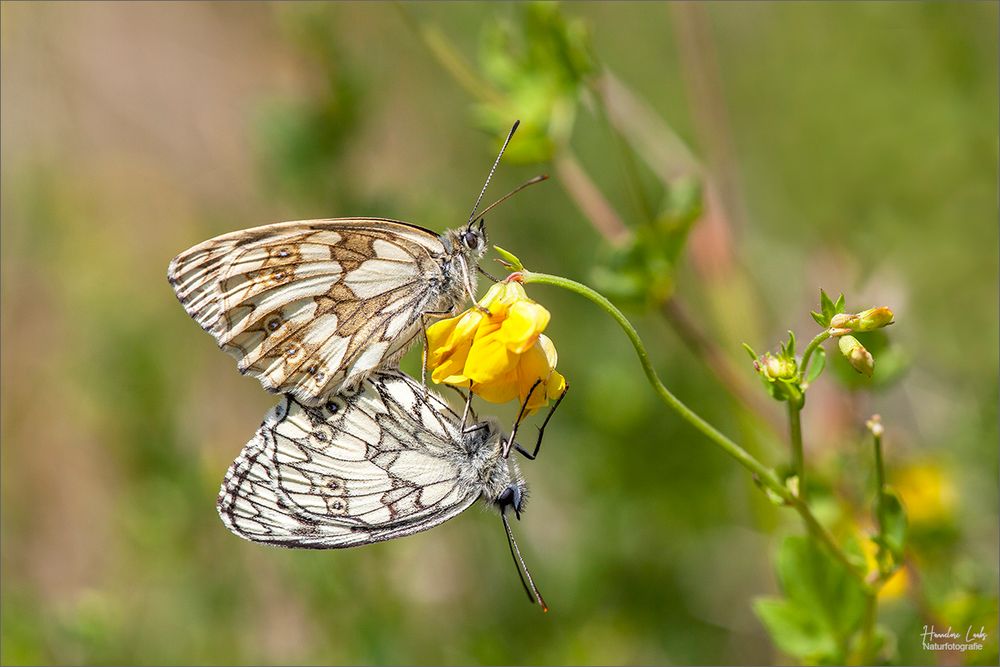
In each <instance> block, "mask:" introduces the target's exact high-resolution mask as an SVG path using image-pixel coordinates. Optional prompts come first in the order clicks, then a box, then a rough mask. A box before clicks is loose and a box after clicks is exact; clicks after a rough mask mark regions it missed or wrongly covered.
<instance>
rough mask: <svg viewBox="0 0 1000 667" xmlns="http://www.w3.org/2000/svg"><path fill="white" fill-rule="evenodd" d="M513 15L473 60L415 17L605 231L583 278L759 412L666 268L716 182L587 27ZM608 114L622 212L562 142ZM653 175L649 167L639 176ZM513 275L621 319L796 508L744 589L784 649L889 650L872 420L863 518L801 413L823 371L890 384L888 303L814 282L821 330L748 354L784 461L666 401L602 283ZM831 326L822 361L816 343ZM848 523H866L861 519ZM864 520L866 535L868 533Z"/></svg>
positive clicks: (899, 572)
mask: <svg viewBox="0 0 1000 667" xmlns="http://www.w3.org/2000/svg"><path fill="white" fill-rule="evenodd" d="M515 11H516V17H517V18H516V19H512V20H506V21H503V22H501V23H500V25H499V26H498V27H497V26H495V27H493V28H491V29H490V31H489V32H488V33H487V34H486V36H485V38H484V39H483V40H482V42H481V43H482V49H481V53H480V63H481V67H480V68H479V70H478V71H477V70H476V69H475V68H473V67H471V66H470V65H468V64H467V63H466V61H465V59H464V58H463V56H462V55H461V54H459V53H458V52H457V51H456V50H455V49H454V48H453V47H452V46H451V43H450V42H449V40H448V39H447V38H446V37H445V36H443V35H442V34H441V33H440V32H439V31H438V30H437V29H436V28H435V27H433V26H431V25H428V24H419V23H417V22H414V23H413V25H415V26H416V28H417V29H418V30H419V32H420V34H421V36H422V37H423V39H424V41H425V43H426V44H427V45H428V46H429V47H430V49H431V50H432V52H433V53H434V54H435V56H436V57H437V59H438V60H439V62H440V63H441V64H442V65H443V66H444V67H445V68H446V69H448V71H449V72H451V73H452V74H453V75H454V77H455V79H456V80H457V81H458V82H459V83H461V84H462V85H463V87H465V88H466V89H467V90H468V91H469V92H470V93H472V95H473V97H474V98H475V100H476V104H475V106H474V116H475V119H476V121H477V122H478V123H480V124H483V125H486V126H488V127H489V129H490V130H491V131H492V132H491V133H492V134H493V135H494V136H500V135H501V133H500V131H499V130H500V129H501V128H503V127H505V126H506V125H507V124H508V123H509V122H510V119H511V118H513V117H520V118H522V119H523V120H524V123H523V126H524V128H525V130H526V132H525V135H526V136H522V137H521V140H522V141H521V143H520V146H519V147H518V148H516V149H514V150H512V152H511V153H510V155H511V157H513V158H515V159H517V160H519V161H522V162H539V163H543V162H544V163H548V164H550V165H551V167H552V168H553V169H554V171H555V181H556V182H557V183H558V184H559V185H560V186H561V187H562V188H563V189H564V190H565V191H566V193H567V194H568V195H569V197H570V199H571V200H572V201H573V202H574V204H575V205H576V206H577V207H578V208H579V210H580V211H581V212H582V213H583V215H584V217H585V218H586V220H587V221H588V222H589V223H590V224H591V225H592V226H593V228H594V229H595V230H597V231H598V232H599V233H600V234H601V236H602V237H603V239H604V241H605V244H604V249H603V254H602V258H601V260H600V261H599V262H598V263H597V265H596V266H594V267H593V270H592V274H591V279H592V281H593V282H594V283H595V284H596V286H597V287H598V288H599V289H600V290H601V291H602V292H604V293H606V294H608V295H610V296H611V297H612V298H613V299H615V301H617V302H619V303H621V304H623V305H628V306H630V307H632V308H641V309H645V310H648V311H654V312H659V313H661V314H662V315H664V316H665V318H666V319H667V321H668V323H669V324H670V325H671V326H673V327H674V329H675V330H676V331H677V332H678V334H679V335H680V337H681V339H682V340H683V341H684V342H685V343H686V344H687V346H688V348H689V349H690V350H691V351H692V352H693V353H694V354H695V355H696V356H697V357H698V358H699V359H700V360H701V361H703V362H704V363H705V364H706V365H707V366H708V367H709V368H710V369H711V370H712V371H713V372H714V374H715V375H716V376H717V378H718V379H719V380H720V381H721V384H722V386H723V387H724V388H725V389H726V390H727V391H729V392H730V393H731V394H732V395H733V396H735V397H736V398H737V399H738V400H739V402H740V403H741V404H742V405H743V407H744V408H745V409H746V411H747V412H748V413H749V414H752V415H755V416H756V417H758V418H764V417H766V416H767V415H769V414H770V411H769V410H768V409H767V408H766V406H764V403H766V402H767V401H766V399H761V396H760V394H759V393H755V392H753V388H752V386H750V385H748V384H747V379H748V376H747V375H745V374H741V373H740V372H738V371H736V370H734V368H733V366H732V365H731V362H730V361H729V360H728V357H727V356H726V355H725V354H723V353H722V352H721V349H722V348H721V347H720V346H719V345H718V344H717V343H715V342H714V341H713V339H712V337H711V336H709V335H707V334H705V333H704V329H703V327H701V326H700V325H699V324H698V323H697V322H696V321H695V320H694V319H693V318H692V317H691V316H690V315H688V312H689V311H688V309H687V308H686V307H684V306H683V303H682V301H681V300H680V297H679V295H678V294H677V290H676V275H677V269H678V266H679V264H680V262H681V261H682V258H683V257H684V254H685V250H686V246H687V242H688V239H689V233H690V231H691V229H692V227H693V226H694V225H695V224H697V223H698V221H699V220H701V219H703V218H704V214H705V212H706V211H708V212H709V213H711V214H712V215H714V216H716V219H718V217H719V216H724V215H725V212H724V210H723V209H724V208H725V206H724V205H721V206H720V201H721V200H722V199H724V197H722V196H721V194H720V190H721V189H723V188H721V187H720V185H719V183H717V182H713V179H712V176H711V174H709V173H708V170H706V169H705V168H704V167H703V166H702V165H701V164H700V163H699V162H698V161H697V160H696V159H695V158H694V157H693V155H692V152H691V151H690V150H689V149H688V148H687V146H686V145H685V144H684V142H683V141H681V140H680V139H679V138H678V136H677V133H675V132H674V131H672V130H671V129H670V126H669V124H667V123H666V122H665V121H664V120H663V119H662V118H660V117H659V115H658V114H656V113H655V112H654V111H652V110H651V109H650V108H649V107H648V106H647V105H645V104H644V103H642V101H641V100H639V98H638V97H637V96H636V95H635V94H634V93H632V91H631V90H630V89H629V88H628V87H627V86H626V85H625V84H624V83H622V82H621V81H620V80H619V79H618V78H617V77H615V76H614V75H613V73H612V72H610V71H609V70H608V69H607V68H606V67H605V66H604V65H602V63H601V62H600V59H599V58H598V57H597V56H596V54H595V53H594V52H593V50H592V49H591V46H590V42H589V39H588V33H587V30H586V26H584V25H583V24H581V23H579V22H577V21H575V20H573V19H568V18H564V17H562V16H561V14H560V9H559V7H558V6H557V5H555V4H554V3H546V4H544V5H541V4H524V5H518V6H517V7H516V10H515ZM579 109H585V110H587V111H590V112H592V113H593V114H594V115H595V117H596V118H597V119H598V120H599V121H603V122H604V123H606V125H607V127H608V128H609V130H610V132H611V135H612V137H613V142H614V144H616V145H615V146H614V149H617V150H619V151H620V152H621V158H622V159H621V161H620V162H621V164H622V165H623V167H624V171H625V176H626V180H627V182H628V185H629V189H630V192H631V195H632V197H633V199H634V201H635V204H636V205H635V207H634V208H635V211H634V213H633V214H632V215H630V216H629V217H628V219H627V221H626V217H625V216H622V215H621V214H620V213H619V212H618V211H616V210H615V208H614V206H612V205H611V203H610V202H609V201H608V199H607V198H606V197H605V196H604V194H603V193H602V192H601V190H600V188H599V187H598V186H597V185H596V183H595V181H594V179H593V178H591V176H590V174H589V173H588V170H587V168H586V166H585V165H584V164H582V163H581V161H580V160H579V159H578V158H577V155H576V153H575V152H574V150H573V142H572V135H573V126H574V123H575V121H576V118H577V114H578V110H579ZM651 177H652V178H651ZM502 254H504V257H505V258H506V259H507V261H508V262H509V263H510V268H511V269H512V270H513V271H514V272H515V276H516V279H517V280H520V281H523V282H525V283H539V284H548V285H553V286H558V287H562V288H564V289H568V290H570V291H573V292H575V293H577V294H580V295H582V296H584V297H586V298H588V299H590V300H591V301H593V302H594V303H595V304H597V305H599V306H600V307H601V308H602V309H603V310H605V311H606V312H607V313H608V314H609V315H611V316H612V317H613V318H614V319H615V321H616V322H617V323H618V324H619V325H620V326H621V327H622V329H623V330H624V331H625V333H626V334H627V335H628V337H629V339H630V341H631V342H632V344H633V346H634V347H635V349H636V352H637V354H638V355H639V359H640V362H641V363H642V367H643V370H644V372H645V374H646V377H647V379H648V380H649V383H650V385H651V386H652V387H653V388H654V390H655V391H656V393H657V394H658V396H659V397H660V398H661V399H662V400H663V402H664V403H665V404H667V405H668V406H669V407H671V408H672V409H673V410H675V411H676V412H677V413H678V414H679V415H680V416H681V417H682V418H683V419H685V420H686V421H687V422H689V423H690V424H691V425H692V426H694V427H695V428H696V429H697V430H698V431H699V432H701V433H702V434H703V435H704V436H705V437H707V438H708V439H709V440H710V441H711V442H713V443H714V444H716V445H717V446H719V447H720V448H721V449H722V450H723V451H725V452H726V453H727V454H728V455H729V456H731V457H732V458H733V459H734V460H736V461H737V462H738V463H739V464H740V465H741V466H743V467H744V468H745V469H747V470H748V471H749V472H751V473H752V475H753V479H754V481H755V482H756V483H757V484H758V485H759V486H760V487H761V489H762V490H763V491H764V492H765V493H766V495H767V497H768V498H770V499H771V500H772V501H773V502H774V503H775V504H777V505H779V506H783V507H789V508H792V509H793V510H795V511H796V512H797V513H798V515H799V516H800V517H801V518H802V520H803V522H804V524H805V533H804V534H803V535H797V536H791V537H788V538H787V539H786V540H785V541H784V542H783V543H782V544H781V546H780V548H779V549H778V553H777V561H776V566H777V570H778V579H779V582H780V584H781V588H782V591H783V593H784V595H783V597H780V598H764V599H760V600H757V601H756V604H755V611H756V612H757V614H758V616H759V618H760V619H761V621H762V622H763V624H764V626H765V628H766V629H767V630H768V632H769V633H770V635H771V637H772V639H773V641H774V643H775V645H776V646H778V647H779V648H780V649H781V650H782V651H784V652H785V653H787V654H788V655H790V656H793V657H794V658H796V659H799V660H802V661H806V662H818V663H842V662H852V663H875V662H879V661H882V660H885V659H890V658H891V656H892V654H893V651H894V642H893V637H892V633H891V632H890V631H889V630H888V628H886V627H883V626H882V625H880V624H879V622H878V621H879V613H878V611H879V609H878V605H879V601H880V600H889V599H893V598H895V597H898V595H899V594H900V593H901V592H902V591H903V590H905V589H906V588H907V587H908V586H910V585H911V584H910V583H909V581H910V577H909V574H910V568H911V567H912V564H911V563H908V561H907V556H906V548H907V547H906V545H907V539H908V532H909V530H908V520H907V517H906V513H905V511H904V506H903V503H902V501H901V500H900V497H899V494H898V493H897V492H895V491H894V490H893V489H892V488H891V487H890V486H889V485H888V484H887V481H886V475H885V465H884V458H883V451H882V436H883V426H882V424H881V422H880V420H878V419H876V418H873V419H872V420H871V421H870V422H869V430H870V437H871V443H872V444H871V447H872V456H871V460H872V461H873V464H872V465H871V469H872V470H873V471H874V475H873V477H874V479H875V484H874V493H873V494H872V490H871V489H868V490H867V491H866V492H865V497H871V496H872V495H873V497H874V503H873V507H872V510H871V512H870V513H869V512H866V514H870V518H868V519H865V520H863V521H858V520H856V519H854V518H853V517H855V516H856V515H857V514H856V513H852V512H851V511H847V510H848V508H847V506H848V505H850V500H851V499H850V498H842V497H838V496H837V495H836V494H835V492H834V490H839V488H840V484H841V483H842V482H844V480H841V479H823V476H822V471H810V472H809V474H808V475H807V465H806V460H805V456H804V453H805V450H804V446H803V433H802V425H801V413H802V411H803V409H804V407H805V405H806V397H807V393H808V390H809V388H810V386H811V385H812V384H813V383H814V382H816V381H817V380H818V379H819V377H820V376H821V374H822V373H823V371H824V370H825V369H826V368H829V369H830V370H831V375H832V376H833V377H835V378H836V379H837V380H839V382H840V383H841V384H842V385H845V386H846V387H847V388H848V389H849V390H851V391H858V390H870V389H877V388H881V387H886V386H889V385H891V384H892V383H893V382H895V381H896V380H898V379H899V377H901V375H902V373H903V372H904V371H905V369H906V367H907V363H908V362H907V358H906V356H905V354H903V352H902V351H901V350H900V349H899V348H898V347H897V346H894V345H892V344H891V343H890V341H889V338H888V336H886V335H885V330H884V328H885V327H886V326H887V325H889V324H891V323H892V320H893V314H892V312H891V310H890V309H888V308H887V307H882V306H879V307H873V308H868V309H866V310H863V311H860V312H856V313H847V312H846V311H845V301H844V298H843V296H842V295H841V296H840V297H839V298H838V299H837V300H832V299H830V298H829V297H828V296H827V295H826V294H825V293H822V292H821V302H820V309H819V311H818V312H816V313H813V317H814V319H815V320H816V322H817V323H818V324H819V325H820V327H821V331H820V332H819V333H818V334H816V335H815V336H814V337H813V338H812V339H811V340H810V341H809V342H808V344H807V345H806V346H805V347H804V349H803V350H802V352H801V354H800V353H799V352H798V350H797V344H796V337H795V335H794V333H792V332H789V337H788V340H787V342H784V343H783V344H782V345H781V346H780V347H779V349H778V350H776V351H775V352H768V353H765V354H763V355H757V354H756V353H755V352H753V350H752V349H751V348H749V347H748V348H747V349H748V350H749V351H750V353H751V356H752V357H753V358H754V365H755V369H756V371H757V375H758V377H759V379H760V380H761V382H762V383H763V386H764V387H765V389H766V392H767V394H768V395H769V396H770V397H771V398H772V399H774V400H776V401H778V402H781V403H784V404H785V405H784V407H785V408H786V411H787V418H788V423H789V434H790V435H789V441H790V462H789V464H788V465H787V466H785V465H782V466H776V467H770V466H768V465H766V464H764V463H762V462H761V461H759V460H758V459H757V458H756V457H755V456H754V455H752V454H751V453H750V452H749V451H747V450H746V449H745V448H743V447H741V446H740V445H738V444H737V443H735V442H734V441H733V440H731V439H730V438H729V437H727V436H726V435H724V434H723V433H721V432H720V431H719V430H718V429H716V428H715V427H714V426H713V425H711V424H709V423H708V422H706V421H705V420H704V419H702V418H701V417H700V416H699V415H697V414H696V413H695V412H693V411H692V410H691V409H690V408H688V407H687V406H686V405H685V404H684V403H683V402H681V401H680V400H679V399H677V398H676V397H675V396H674V395H673V394H672V393H671V392H670V390H669V389H668V388H667V387H666V386H665V385H664V384H663V383H662V382H661V381H660V379H659V378H658V376H657V374H656V371H655V369H654V368H653V366H652V364H651V362H650V360H649V357H648V354H647V353H646V349H645V346H644V345H643V344H642V341H641V340H640V339H639V336H638V334H637V332H636V331H635V329H634V328H633V327H632V325H631V324H630V323H629V322H628V320H627V319H626V318H625V316H624V315H623V314H622V313H621V311H619V310H618V308H617V307H616V306H615V305H614V304H612V302H611V301H609V300H608V299H607V298H606V297H605V296H603V295H602V294H601V293H599V292H596V291H594V290H592V289H591V288H589V287H587V286H585V285H583V284H581V283H578V282H576V281H572V280H568V279H566V278H563V277H560V276H553V275H549V274H541V273H535V272H532V271H528V270H525V269H524V267H523V266H521V264H520V262H519V261H516V258H514V257H513V256H512V255H510V254H509V253H502ZM831 338H835V339H837V340H836V343H837V345H836V347H835V348H831V359H830V361H829V364H828V363H827V351H826V349H825V348H824V343H826V342H827V341H828V340H829V339H831ZM859 524H862V525H864V526H869V525H870V526H871V529H870V530H868V529H866V528H859ZM866 530H867V534H866Z"/></svg>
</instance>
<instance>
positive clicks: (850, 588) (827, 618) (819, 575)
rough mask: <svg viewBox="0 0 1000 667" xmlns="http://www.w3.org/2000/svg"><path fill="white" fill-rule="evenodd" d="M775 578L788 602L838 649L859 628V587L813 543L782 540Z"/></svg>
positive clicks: (861, 596) (861, 609) (795, 538)
mask: <svg viewBox="0 0 1000 667" xmlns="http://www.w3.org/2000/svg"><path fill="white" fill-rule="evenodd" d="M778 578H779V580H780V581H781V586H782V589H783V590H784V591H785V595H786V596H787V597H788V599H789V600H790V601H791V602H793V603H794V604H795V605H796V606H797V607H799V608H800V609H801V611H802V613H803V614H806V615H808V616H809V617H810V618H811V619H813V622H814V623H815V624H816V625H817V626H818V627H820V628H822V629H823V631H824V632H825V633H826V634H827V635H828V636H829V637H831V638H833V639H835V640H837V643H838V645H840V644H841V643H842V641H846V639H847V638H848V637H850V636H851V635H852V634H853V633H854V632H855V631H856V630H857V628H858V627H859V626H860V625H861V621H862V617H863V615H864V607H865V593H864V590H863V589H862V587H861V584H860V583H859V582H858V580H857V579H855V578H854V577H853V576H852V575H851V574H850V573H849V572H848V571H847V570H846V569H845V568H844V566H843V565H842V564H841V563H840V562H838V561H836V560H834V559H833V557H832V556H830V555H829V553H827V551H826V550H824V549H822V548H821V547H820V546H819V545H817V544H816V543H815V542H813V541H812V540H810V539H808V538H806V537H803V536H792V537H788V538H786V539H785V541H784V542H783V543H782V545H781V548H780V551H779V553H778Z"/></svg>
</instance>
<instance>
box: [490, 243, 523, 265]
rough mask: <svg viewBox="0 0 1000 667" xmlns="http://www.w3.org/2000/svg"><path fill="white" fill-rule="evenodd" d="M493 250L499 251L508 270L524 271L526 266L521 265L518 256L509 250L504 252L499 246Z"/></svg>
mask: <svg viewBox="0 0 1000 667" xmlns="http://www.w3.org/2000/svg"><path fill="white" fill-rule="evenodd" d="M493 249H494V250H496V251H497V254H498V255H500V256H501V257H502V258H503V259H504V261H505V262H506V263H507V268H509V269H510V270H511V271H524V265H523V264H521V260H519V259H518V258H517V255H515V254H514V253H512V252H510V251H509V250H504V249H503V248H501V247H500V246H498V245H495V246H493Z"/></svg>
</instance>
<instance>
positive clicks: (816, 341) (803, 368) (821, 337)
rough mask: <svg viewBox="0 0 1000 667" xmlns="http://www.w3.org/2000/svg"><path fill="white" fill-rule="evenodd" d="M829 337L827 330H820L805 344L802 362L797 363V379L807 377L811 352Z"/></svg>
mask: <svg viewBox="0 0 1000 667" xmlns="http://www.w3.org/2000/svg"><path fill="white" fill-rule="evenodd" d="M829 337H830V331H829V330H825V331H821V332H820V333H818V334H816V337H815V338H813V339H812V340H811V341H809V344H808V345H806V349H805V352H803V353H802V363H801V364H799V369H800V370H799V380H801V381H803V382H804V381H805V379H806V378H807V377H809V375H808V372H809V360H810V359H812V355H813V352H815V351H816V348H817V347H819V346H820V345H822V344H823V341H825V340H826V339H827V338H829Z"/></svg>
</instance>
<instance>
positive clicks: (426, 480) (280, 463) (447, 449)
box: [218, 373, 480, 549]
mask: <svg viewBox="0 0 1000 667" xmlns="http://www.w3.org/2000/svg"><path fill="white" fill-rule="evenodd" d="M459 421H460V420H459V418H458V416H457V415H455V414H454V413H453V412H452V411H451V410H450V408H448V407H447V406H446V404H444V402H443V401H441V399H440V398H438V397H436V396H433V395H430V396H428V397H427V398H425V397H424V396H423V388H422V387H421V385H419V384H418V383H416V382H414V381H413V380H412V379H410V378H408V377H406V376H403V375H402V374H399V373H379V374H377V375H375V376H373V377H372V378H370V379H368V380H366V381H365V382H364V383H363V384H362V387H361V391H359V392H357V393H348V394H344V395H340V396H337V397H335V399H334V400H333V401H331V402H330V403H329V404H328V405H325V406H323V407H319V408H310V407H307V406H303V405H302V404H301V403H299V402H298V401H296V400H295V399H293V398H291V397H285V398H283V399H282V401H281V403H280V404H279V405H277V406H276V407H275V408H273V409H272V410H271V411H270V412H269V413H268V415H267V417H266V418H265V419H264V423H263V424H262V425H261V427H260V429H258V431H257V433H256V434H255V435H254V437H253V439H251V440H250V442H249V443H248V444H247V445H246V447H245V448H244V450H243V452H242V453H241V454H240V456H239V457H238V458H237V459H236V461H235V462H234V463H233V464H232V466H230V468H229V471H228V472H227V473H226V477H225V480H224V481H223V484H222V489H221V491H220V494H219V499H218V509H219V515H220V516H221V517H222V520H223V522H224V523H225V524H226V526H227V527H228V528H229V529H230V530H231V531H232V532H234V533H236V534H237V535H239V536H240V537H243V538H245V539H248V540H251V541H254V542H263V543H268V544H276V545H279V546H285V547H303V548H312V549H334V548H341V547H350V546H356V545H360V544H368V543H370V542H378V541H381V540H388V539H391V538H394V537H401V536H404V535H410V534H412V533H415V532H418V531H421V530H426V529H428V528H431V527H433V526H436V525H438V524H440V523H441V522H443V521H446V520H448V519H450V518H451V517H453V516H456V515H457V514H459V513H460V512H462V511H463V510H464V509H466V508H467V507H469V505H471V504H472V503H473V502H475V500H476V499H477V498H478V497H479V494H480V490H479V489H478V488H476V487H474V486H472V485H469V484H468V483H463V481H462V480H463V475H462V470H461V469H460V467H459V465H460V463H458V462H459V461H460V460H461V459H460V457H457V456H456V453H458V452H460V451H461V450H460V449H459V448H460V444H459V441H457V440H456V438H457V430H458V428H459V426H458V424H459ZM464 478H465V479H467V475H466V476H465V477H464Z"/></svg>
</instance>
